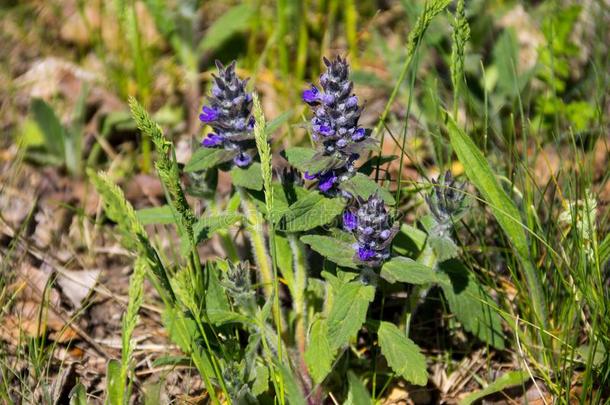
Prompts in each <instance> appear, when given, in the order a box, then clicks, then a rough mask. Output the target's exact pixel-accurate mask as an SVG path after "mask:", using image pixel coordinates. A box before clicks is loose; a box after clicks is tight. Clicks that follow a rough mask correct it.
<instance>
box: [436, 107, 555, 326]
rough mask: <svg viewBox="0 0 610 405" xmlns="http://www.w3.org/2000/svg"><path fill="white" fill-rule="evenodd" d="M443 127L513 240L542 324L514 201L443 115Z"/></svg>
mask: <svg viewBox="0 0 610 405" xmlns="http://www.w3.org/2000/svg"><path fill="white" fill-rule="evenodd" d="M447 119H448V123H447V129H448V132H449V139H450V141H451V145H452V146H453V149H454V151H455V153H456V155H457V156H458V159H460V162H462V164H463V165H464V170H465V171H466V175H467V176H468V178H469V179H470V181H471V182H472V183H473V184H474V185H475V186H476V188H477V189H478V190H479V191H480V192H481V194H482V195H483V198H484V199H485V201H486V202H487V203H489V205H490V208H491V210H492V212H493V214H494V216H495V217H496V220H497V221H498V223H499V224H500V226H501V227H502V229H503V230H504V233H506V235H507V236H508V239H509V240H510V241H511V243H512V244H513V246H514V248H515V250H516V252H517V256H518V257H519V260H520V261H521V264H522V266H523V271H524V274H525V277H526V279H527V283H528V284H529V287H530V289H531V290H530V296H531V299H532V302H533V304H534V312H535V315H536V317H537V318H538V321H540V322H541V323H542V324H543V325H545V324H546V304H545V300H544V296H543V294H542V286H541V284H540V279H539V277H538V274H537V273H536V269H535V267H534V265H533V264H532V263H531V261H530V252H529V245H528V242H527V237H526V234H525V231H524V228H523V227H522V225H521V216H520V213H519V210H518V209H517V207H516V205H515V203H514V202H513V201H512V200H511V199H510V198H509V197H508V195H507V194H506V192H505V191H504V190H503V189H502V188H501V187H500V184H499V183H498V180H497V179H496V177H495V176H494V174H493V172H492V170H491V168H490V166H489V163H488V162H487V160H485V157H484V156H483V154H482V153H481V151H480V150H479V149H478V148H477V146H476V145H475V143H474V142H473V141H472V139H470V137H469V136H468V135H466V133H465V132H464V131H462V130H461V129H460V128H459V127H458V125H457V124H456V123H455V121H454V120H453V118H452V117H451V116H449V115H447Z"/></svg>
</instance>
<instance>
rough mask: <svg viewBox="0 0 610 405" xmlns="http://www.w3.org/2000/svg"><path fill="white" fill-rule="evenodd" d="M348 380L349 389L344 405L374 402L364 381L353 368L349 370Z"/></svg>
mask: <svg viewBox="0 0 610 405" xmlns="http://www.w3.org/2000/svg"><path fill="white" fill-rule="evenodd" d="M347 381H348V383H349V391H348V392H347V400H346V401H345V404H344V405H371V404H373V403H374V402H373V401H372V399H371V395H370V394H369V392H368V390H367V389H366V387H365V386H364V384H363V383H362V381H360V379H359V378H358V377H357V376H356V374H354V372H353V371H351V370H350V371H348V372H347Z"/></svg>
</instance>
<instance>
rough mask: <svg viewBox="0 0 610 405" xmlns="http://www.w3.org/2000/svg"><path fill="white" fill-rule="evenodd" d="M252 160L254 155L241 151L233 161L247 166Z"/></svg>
mask: <svg viewBox="0 0 610 405" xmlns="http://www.w3.org/2000/svg"><path fill="white" fill-rule="evenodd" d="M250 162H252V157H251V156H250V155H249V154H247V153H245V152H241V153H240V154H239V155H237V156H235V157H234V158H233V163H235V164H236V165H237V166H239V167H246V166H248V165H249V164H250Z"/></svg>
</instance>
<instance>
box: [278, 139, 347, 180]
mask: <svg viewBox="0 0 610 405" xmlns="http://www.w3.org/2000/svg"><path fill="white" fill-rule="evenodd" d="M284 155H285V156H286V159H287V160H288V162H290V164H291V165H292V166H294V167H296V168H297V169H299V171H301V172H303V173H305V172H309V173H311V174H315V173H319V172H321V171H324V170H328V169H330V168H333V167H335V166H336V165H337V163H338V162H339V161H338V159H337V158H335V157H333V156H316V151H315V150H314V149H310V148H303V147H298V146H297V147H293V148H288V149H286V150H285V151H284Z"/></svg>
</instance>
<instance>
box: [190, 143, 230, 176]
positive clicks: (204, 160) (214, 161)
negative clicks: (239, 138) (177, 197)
mask: <svg viewBox="0 0 610 405" xmlns="http://www.w3.org/2000/svg"><path fill="white" fill-rule="evenodd" d="M235 155H236V152H235V151H228V150H225V149H217V148H199V149H197V151H196V152H195V153H193V156H192V157H191V160H190V161H189V162H188V163H187V164H186V166H185V167H184V171H185V172H187V173H188V172H198V171H201V170H206V169H209V168H210V167H214V166H217V165H219V164H221V163H224V162H228V161H229V160H231V159H233V158H234V157H235Z"/></svg>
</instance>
